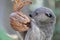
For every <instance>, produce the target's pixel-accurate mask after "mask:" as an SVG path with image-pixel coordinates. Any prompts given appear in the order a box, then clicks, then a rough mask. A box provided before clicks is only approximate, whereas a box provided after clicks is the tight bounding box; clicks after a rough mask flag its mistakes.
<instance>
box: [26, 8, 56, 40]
mask: <svg viewBox="0 0 60 40" xmlns="http://www.w3.org/2000/svg"><path fill="white" fill-rule="evenodd" d="M29 16H30V17H31V18H32V19H34V20H35V22H34V21H31V29H30V30H28V31H27V34H26V37H25V38H26V39H25V40H51V39H52V36H53V32H54V29H55V23H56V16H55V14H54V13H53V11H52V10H51V9H49V8H46V7H40V8H37V9H36V10H35V11H33V12H32V13H31V14H29Z"/></svg>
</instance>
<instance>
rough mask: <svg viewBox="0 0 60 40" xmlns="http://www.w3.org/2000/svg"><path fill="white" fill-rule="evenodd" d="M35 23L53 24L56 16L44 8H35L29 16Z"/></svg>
mask: <svg viewBox="0 0 60 40" xmlns="http://www.w3.org/2000/svg"><path fill="white" fill-rule="evenodd" d="M29 16H30V17H32V18H34V19H35V21H36V22H37V23H44V24H46V23H54V22H55V21H56V16H55V14H54V13H53V11H52V10H51V9H49V8H46V7H40V8H37V9H36V10H35V11H34V12H33V13H31V14H29Z"/></svg>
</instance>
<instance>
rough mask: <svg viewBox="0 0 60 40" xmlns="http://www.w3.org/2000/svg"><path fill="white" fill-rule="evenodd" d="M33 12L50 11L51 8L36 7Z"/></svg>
mask: <svg viewBox="0 0 60 40" xmlns="http://www.w3.org/2000/svg"><path fill="white" fill-rule="evenodd" d="M35 12H38V13H41V12H43V13H52V11H51V9H49V8H45V7H40V8H38V9H36V10H35Z"/></svg>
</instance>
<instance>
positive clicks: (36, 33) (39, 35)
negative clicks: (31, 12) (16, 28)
mask: <svg viewBox="0 0 60 40" xmlns="http://www.w3.org/2000/svg"><path fill="white" fill-rule="evenodd" d="M44 39H45V34H44V32H43V31H42V30H40V29H39V27H38V26H37V25H36V23H35V21H34V19H32V21H31V29H29V30H28V31H27V34H26V36H25V40H44Z"/></svg>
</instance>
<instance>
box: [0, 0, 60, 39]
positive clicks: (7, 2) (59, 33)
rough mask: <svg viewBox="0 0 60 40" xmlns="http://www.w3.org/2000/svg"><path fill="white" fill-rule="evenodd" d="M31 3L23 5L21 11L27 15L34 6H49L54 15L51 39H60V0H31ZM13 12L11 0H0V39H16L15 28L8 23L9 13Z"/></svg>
mask: <svg viewBox="0 0 60 40" xmlns="http://www.w3.org/2000/svg"><path fill="white" fill-rule="evenodd" d="M31 1H32V4H31V5H28V6H25V7H24V8H23V9H22V12H23V13H25V14H26V15H28V14H29V13H31V12H32V11H34V10H35V9H36V8H39V7H40V6H45V7H48V8H51V9H52V10H53V11H54V13H55V15H56V17H57V21H56V26H55V31H54V35H53V38H52V40H60V0H31ZM12 12H13V0H0V40H18V36H17V33H16V31H15V30H13V29H12V28H11V26H10V24H9V15H10V14H11V13H12Z"/></svg>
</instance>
